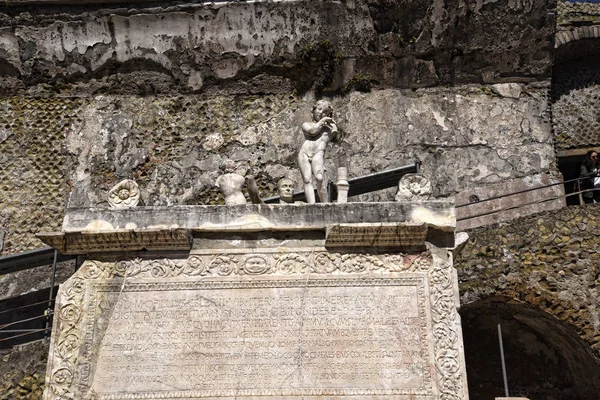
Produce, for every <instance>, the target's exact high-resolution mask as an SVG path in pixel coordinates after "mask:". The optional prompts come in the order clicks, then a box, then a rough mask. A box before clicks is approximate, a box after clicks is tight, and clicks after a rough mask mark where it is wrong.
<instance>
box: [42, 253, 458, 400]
mask: <svg viewBox="0 0 600 400" xmlns="http://www.w3.org/2000/svg"><path fill="white" fill-rule="evenodd" d="M436 254H439V251H436V252H433V251H427V252H424V253H422V254H418V255H406V254H399V253H396V254H374V255H372V254H364V253H361V254H357V253H336V252H329V251H327V250H326V249H324V248H321V249H314V248H311V249H289V250H287V251H284V252H282V251H281V249H278V250H277V251H276V250H270V249H261V250H260V251H256V250H250V249H248V250H239V251H238V250H232V251H220V252H218V253H216V252H215V251H214V250H213V251H193V252H192V253H191V254H189V256H188V257H187V258H185V259H173V258H170V259H169V258H163V259H140V258H135V259H119V260H114V259H113V260H111V259H103V260H101V259H98V260H88V261H86V262H85V263H84V264H83V266H82V267H81V268H80V270H79V271H78V272H77V273H76V275H75V276H73V277H72V278H71V279H69V280H68V281H67V282H66V283H65V284H64V285H62V286H61V288H60V290H59V294H58V297H57V302H56V311H55V317H54V326H53V332H58V333H59V334H58V335H53V337H52V342H51V345H50V355H49V361H48V366H49V370H48V374H47V377H46V392H45V395H44V399H45V400H59V399H60V400H66V399H80V398H82V395H83V396H85V397H83V398H89V399H97V400H101V399H106V400H109V399H110V400H120V399H137V398H205V397H213V396H216V395H218V396H231V397H236V396H244V395H246V396H251V397H252V396H298V397H301V396H315V395H316V396H319V395H321V396H344V397H345V396H349V397H353V396H377V398H381V396H391V397H393V398H397V399H409V398H411V399H412V398H420V399H427V400H429V399H440V400H459V399H460V400H463V399H467V398H468V394H467V386H466V380H465V379H463V376H466V375H465V372H464V371H465V370H464V368H465V367H464V355H463V350H462V333H461V330H460V316H459V315H458V312H457V309H458V304H459V303H458V298H457V280H456V271H455V270H454V268H453V267H452V262H451V256H450V255H449V254H447V255H446V256H445V257H443V258H442V257H440V256H439V255H436ZM251 257H261V258H263V259H264V260H265V264H264V268H262V269H259V270H256V269H250V268H249V267H248V266H246V264H245V261H246V260H248V259H249V258H251ZM310 274H312V276H313V277H315V279H316V280H315V282H317V284H322V283H318V282H323V281H324V280H330V282H331V284H340V283H342V282H343V280H344V279H349V278H361V279H360V280H361V281H363V282H364V284H365V285H369V284H371V285H374V282H376V284H377V285H393V284H398V282H399V281H398V279H409V278H411V277H412V278H415V277H416V279H417V281H418V280H419V277H421V279H420V280H421V281H422V282H424V281H425V278H426V279H427V284H426V285H425V284H424V285H421V286H418V285H417V286H418V287H419V291H420V293H421V294H423V293H428V295H429V307H430V311H429V316H430V318H431V320H430V321H428V322H427V324H430V325H431V327H430V328H431V330H432V337H433V339H434V343H433V358H434V363H435V367H436V378H437V385H436V384H432V385H431V388H432V390H429V391H419V392H415V391H414V390H412V391H409V392H406V391H403V390H400V389H389V390H383V391H382V390H380V389H375V390H373V389H371V390H369V389H343V390H322V389H306V390H304V389H302V390H301V391H300V392H295V393H292V392H285V393H284V392H282V393H274V392H273V391H267V392H264V393H262V392H261V393H257V392H252V393H245V392H244V391H235V392H231V393H223V392H222V391H220V392H219V393H216V392H215V393H208V392H207V391H202V392H196V393H193V392H190V391H174V392H171V393H168V394H167V397H165V395H164V393H161V394H157V395H156V396H153V395H152V394H151V393H139V394H124V395H123V396H121V395H102V394H96V393H94V392H93V391H92V390H91V389H90V386H89V385H90V383H89V378H90V374H91V373H92V369H93V368H92V366H91V361H90V359H91V356H92V353H93V352H94V346H93V339H94V332H95V329H97V327H96V324H97V321H95V307H88V309H87V311H86V312H84V310H83V305H84V304H86V302H87V304H94V296H96V295H97V293H98V291H99V290H100V291H102V290H111V287H113V288H114V285H119V286H121V285H124V284H127V283H126V282H125V281H126V280H127V278H135V279H134V280H136V279H137V278H141V279H142V280H143V281H144V282H148V280H150V281H151V280H153V279H161V278H173V277H190V278H191V279H190V282H189V284H192V285H198V284H202V285H220V286H221V287H223V285H225V286H227V285H228V283H227V281H225V282H223V281H215V280H214V278H218V277H236V276H238V277H240V278H242V277H243V278H245V280H244V282H245V283H244V284H246V285H261V284H265V283H264V282H263V281H261V280H260V277H261V276H264V277H266V276H269V277H271V276H272V277H277V278H280V279H277V282H280V284H282V285H285V284H290V285H295V287H297V286H298V281H299V280H298V279H297V278H299V277H305V276H306V275H310ZM365 275H368V276H365ZM403 276H404V277H403ZM249 277H255V278H253V279H251V280H248V278H249ZM205 278H209V279H205ZM210 278H213V279H210ZM290 278H291V279H290ZM293 278H296V279H293ZM340 278H342V280H340ZM109 279H110V280H111V283H110V284H107V283H106V280H109ZM203 279H204V281H203ZM228 279H231V278H228ZM270 282H271V283H268V284H271V285H272V282H273V281H270ZM286 282H287V283H286ZM369 282H371V283H369ZM131 284H135V285H136V286H139V287H140V288H143V286H144V285H145V286H148V285H152V287H155V286H156V285H157V284H158V283H156V284H155V283H134V282H132V283H131ZM165 284H167V285H169V284H170V285H172V284H173V283H165ZM177 284H178V285H181V284H182V283H177ZM183 284H184V285H185V284H188V282H183ZM229 285H235V282H230V283H229ZM146 290H147V289H146ZM153 290H156V289H153ZM419 297H421V295H420V296H419ZM424 328H425V327H424ZM427 348H430V347H427V346H426V347H425V349H427ZM428 358H429V357H428ZM415 396H416V397H415Z"/></svg>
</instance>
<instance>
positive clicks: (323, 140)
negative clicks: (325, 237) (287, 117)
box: [298, 100, 338, 204]
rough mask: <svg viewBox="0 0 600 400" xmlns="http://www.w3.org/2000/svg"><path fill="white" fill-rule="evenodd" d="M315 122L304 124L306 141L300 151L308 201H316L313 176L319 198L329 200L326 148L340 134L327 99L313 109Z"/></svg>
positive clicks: (301, 169) (300, 161) (300, 164)
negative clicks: (325, 175)
mask: <svg viewBox="0 0 600 400" xmlns="http://www.w3.org/2000/svg"><path fill="white" fill-rule="evenodd" d="M312 117H313V121H314V122H305V123H303V124H302V132H303V133H304V138H305V140H304V143H303V144H302V147H300V152H299V153H298V165H299V166H300V173H301V174H302V180H303V181H304V194H305V196H306V202H307V203H311V204H312V203H315V192H314V187H313V184H312V180H313V177H314V179H315V181H316V184H317V194H318V195H319V200H320V201H321V202H322V203H324V202H326V201H327V184H326V183H325V182H324V176H323V174H324V172H325V167H324V158H325V148H326V147H327V143H329V142H330V141H331V140H332V139H334V138H335V136H336V135H337V134H338V127H337V124H336V123H335V121H334V120H333V118H332V117H333V107H331V104H329V102H328V101H326V100H319V101H317V102H316V103H315V105H314V106H313V109H312Z"/></svg>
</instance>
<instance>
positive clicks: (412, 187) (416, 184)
mask: <svg viewBox="0 0 600 400" xmlns="http://www.w3.org/2000/svg"><path fill="white" fill-rule="evenodd" d="M432 193H433V190H432V188H431V182H430V181H429V178H427V177H426V176H425V175H422V174H406V175H404V176H403V177H402V178H400V182H398V193H396V201H407V200H412V201H414V200H429V199H430V198H431V194H432Z"/></svg>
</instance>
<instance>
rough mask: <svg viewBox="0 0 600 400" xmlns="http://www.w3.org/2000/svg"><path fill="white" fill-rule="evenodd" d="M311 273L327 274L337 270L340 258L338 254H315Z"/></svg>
mask: <svg viewBox="0 0 600 400" xmlns="http://www.w3.org/2000/svg"><path fill="white" fill-rule="evenodd" d="M313 259H314V262H313V265H312V272H315V273H317V274H329V273H331V272H333V271H335V270H336V269H338V267H339V264H340V262H341V259H342V258H341V256H340V255H339V254H338V253H325V252H323V253H316V254H315V255H314V257H313Z"/></svg>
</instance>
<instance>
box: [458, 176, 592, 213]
mask: <svg viewBox="0 0 600 400" xmlns="http://www.w3.org/2000/svg"><path fill="white" fill-rule="evenodd" d="M586 179H589V178H575V179H570V180H567V181H560V182H555V183H551V184H548V185H542V186H536V187H534V188H530V189H523V190H518V191H516V192H511V193H505V194H502V195H499V196H493V197H488V198H486V199H482V200H478V201H474V202H471V203H465V204H459V205H457V206H456V208H457V209H460V208H463V207H467V206H471V205H475V204H481V203H485V202H490V201H494V200H499V199H503V198H507V197H510V196H515V195H518V194H524V193H529V192H534V191H538V190H542V189H547V188H550V187H554V186H559V185H565V184H570V183H574V184H576V187H577V188H578V190H576V191H574V192H572V193H567V194H565V195H560V196H553V197H547V198H544V199H540V200H534V201H530V202H526V203H519V204H518V205H514V206H508V207H501V208H496V209H494V210H491V211H486V212H482V213H478V214H473V215H469V216H467V217H463V218H457V219H456V221H457V222H458V221H466V220H469V219H473V218H480V217H485V216H489V215H493V214H497V213H500V212H505V211H510V210H515V209H518V208H523V207H527V206H531V205H535V204H541V203H545V202H549V201H554V200H560V199H566V198H568V197H572V196H578V197H579V204H580V205H582V204H583V203H584V201H583V196H582V195H583V194H584V193H589V192H594V191H600V189H584V190H581V189H579V187H580V186H579V183H580V182H581V181H582V180H586Z"/></svg>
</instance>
